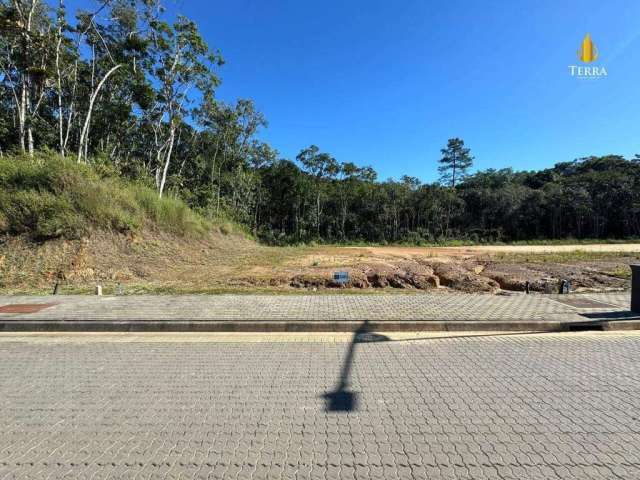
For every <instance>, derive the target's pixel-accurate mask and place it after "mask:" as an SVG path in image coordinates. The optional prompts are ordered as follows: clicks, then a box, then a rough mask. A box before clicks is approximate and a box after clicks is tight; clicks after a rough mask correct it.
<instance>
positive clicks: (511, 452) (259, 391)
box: [0, 333, 640, 480]
mask: <svg viewBox="0 0 640 480" xmlns="http://www.w3.org/2000/svg"><path fill="white" fill-rule="evenodd" d="M14 337H15V338H13V337H12V338H13V340H12V341H6V338H5V337H4V336H0V365H1V366H2V368H0V411H1V412H2V415H0V432H2V435H0V478H2V479H4V478H7V479H8V478H38V479H39V478H96V479H100V478H149V479H151V478H176V479H177V478H219V479H222V478H224V479H228V478H237V479H259V478H263V479H266V478H269V479H271V478H300V479H303V478H304V479H308V478H311V479H347V478H348V479H354V478H356V479H361V478H362V479H364V478H380V479H404V478H421V479H422V478H435V479H445V478H446V479H473V480H476V479H610V478H621V479H634V478H640V366H639V365H640V364H639V363H638V358H640V335H623V334H583V333H580V334H562V335H559V334H538V335H501V336H476V337H462V336H460V337H452V338H432V339H428V340H412V341H398V342H394V341H392V342H378V343H359V344H356V345H355V346H354V348H355V353H354V357H353V362H352V365H351V370H350V372H351V375H350V378H349V379H348V381H347V383H346V385H345V388H346V389H347V390H348V391H351V392H354V393H355V394H357V399H358V401H357V407H358V408H357V409H356V410H354V411H348V412H327V411H325V406H326V403H325V400H324V398H323V395H324V394H326V393H327V392H331V391H333V390H334V389H335V387H336V385H337V384H338V383H339V379H340V375H341V371H342V367H343V362H344V361H345V355H346V353H347V350H348V349H349V348H350V344H349V343H323V342H316V343H292V342H285V343H280V342H272V343H204V342H181V341H180V340H179V338H180V337H178V336H176V337H175V341H173V342H169V341H167V342H161V343H160V342H154V343H148V342H144V341H136V342H134V343H132V342H124V341H118V342H110V341H107V340H105V341H96V340H95V338H99V337H93V340H92V341H90V342H86V343H83V342H82V341H79V340H78V338H79V337H77V336H75V337H73V341H69V342H65V341H63V340H64V336H57V337H55V338H57V341H55V342H53V341H52V342H49V343H47V342H44V341H31V340H30V337H29V336H28V335H23V336H19V337H18V336H14ZM37 338H42V336H39V337H37ZM50 338H53V336H51V337H50ZM70 338H72V337H70ZM104 338H106V337H104ZM114 338H115V337H114ZM118 338H122V337H121V336H120V337H118ZM136 338H138V340H140V339H141V338H143V336H138V337H136ZM16 339H19V340H20V341H16Z"/></svg>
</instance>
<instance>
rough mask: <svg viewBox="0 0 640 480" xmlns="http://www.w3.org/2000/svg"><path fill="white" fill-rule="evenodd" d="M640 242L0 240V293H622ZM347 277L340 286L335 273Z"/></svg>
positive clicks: (150, 236) (638, 258)
mask: <svg viewBox="0 0 640 480" xmlns="http://www.w3.org/2000/svg"><path fill="white" fill-rule="evenodd" d="M638 262H640V244H609V245H607V244H595V245H538V246H523V245H518V246H504V245H500V246H474V247H447V248H423V247H334V246H318V247H285V248H277V247H266V246H262V245H258V244H256V243H255V242H253V241H250V240H246V239H243V238H239V237H236V236H226V235H222V234H215V235H212V236H211V237H209V238H206V239H202V240H198V241H185V240H184V239H182V238H176V237H171V236H168V235H164V234H163V235H159V234H157V233H152V232H147V233H145V234H144V235H140V236H135V237H132V236H123V235H113V234H106V233H95V234H93V235H92V236H91V237H89V238H87V239H83V240H76V241H62V240H60V241H50V242H45V243H43V244H32V243H28V242H26V241H25V240H23V239H20V238H10V239H4V240H3V241H0V292H1V293H20V292H33V293H48V292H50V291H51V290H52V289H53V286H54V284H55V283H56V282H58V283H59V288H60V291H61V292H63V293H64V292H68V293H72V292H91V291H92V290H93V289H94V287H95V284H96V283H100V284H101V285H103V287H104V290H105V291H106V292H107V293H109V292H112V291H114V290H115V289H116V285H117V284H118V283H120V284H121V285H122V286H124V289H125V291H126V292H128V293H144V292H150V293H200V292H201V293H216V292H229V291H233V292H243V291H246V292H268V293H293V292H308V291H325V292H334V291H335V292H338V291H340V292H344V293H347V292H358V291H367V292H373V291H385V292H390V291H393V292H419V291H425V290H427V291H430V292H438V291H444V290H446V291H451V290H455V291H461V292H486V293H498V292H500V291H502V290H508V291H523V290H524V289H525V286H526V284H527V282H528V284H529V288H530V290H532V291H538V292H555V291H557V289H558V283H559V282H560V281H561V280H562V279H566V280H569V281H570V282H571V286H572V289H574V290H582V291H607V290H620V289H625V288H628V285H629V277H630V269H629V264H631V263H638ZM336 271H346V272H348V273H349V281H348V282H347V283H346V284H344V285H341V284H338V283H336V282H335V281H334V280H333V278H332V277H333V273H334V272H336Z"/></svg>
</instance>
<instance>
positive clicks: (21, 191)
mask: <svg viewBox="0 0 640 480" xmlns="http://www.w3.org/2000/svg"><path fill="white" fill-rule="evenodd" d="M264 254H266V255H272V253H270V249H267V248H265V247H260V246H259V245H257V244H256V243H255V242H254V241H253V240H251V239H250V238H248V236H247V235H246V233H245V232H244V231H243V229H242V228H241V227H239V226H238V225H236V224H234V223H233V222H228V221H224V220H219V221H215V220H209V219H206V218H204V217H203V216H202V215H200V214H198V213H197V212H195V211H193V210H191V209H190V208H189V207H188V206H187V205H186V204H185V203H184V202H183V201H182V200H180V199H177V198H173V197H170V196H168V197H165V198H162V199H159V198H158V195H157V193H156V191H155V190H154V189H153V188H150V187H148V186H146V185H143V184H140V183H134V182H130V181H127V180H125V179H123V178H121V177H120V176H118V175H117V174H116V173H115V172H114V171H113V170H111V169H108V168H105V167H100V166H97V167H92V166H89V165H84V164H78V163H76V162H75V161H72V160H65V159H62V158H60V157H59V156H57V155H54V154H46V153H40V154H38V155H37V156H36V157H35V158H33V159H31V158H28V157H21V156H8V157H3V158H0V292H2V293H15V292H41V293H46V292H50V291H51V289H52V287H53V285H54V284H55V282H56V281H59V282H60V283H61V285H62V286H63V289H62V290H63V292H65V293H71V292H77V291H78V292H88V291H91V289H92V288H93V285H95V283H98V282H99V283H102V284H104V285H105V287H106V288H107V290H109V289H110V288H113V286H115V284H116V283H117V282H122V283H125V284H127V285H131V286H132V288H134V289H135V288H138V290H139V291H165V290H174V289H173V287H168V286H167V285H178V284H179V285H181V288H177V290H186V291H209V290H212V289H215V288H217V286H219V285H220V284H221V283H219V282H216V281H215V280H216V278H215V277H216V276H220V277H224V275H225V274H227V273H229V270H234V269H235V268H242V265H244V264H245V263H246V262H249V260H250V258H251V256H252V255H254V256H256V257H258V258H259V257H260V255H264ZM196 269H197V270H198V272H199V273H198V274H195V270H196ZM214 272H216V273H214ZM220 279H221V280H222V278H220ZM142 285H144V287H142ZM136 286H137V287H136Z"/></svg>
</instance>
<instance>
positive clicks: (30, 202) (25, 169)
mask: <svg viewBox="0 0 640 480" xmlns="http://www.w3.org/2000/svg"><path fill="white" fill-rule="evenodd" d="M213 227H214V225H213V224H212V222H210V221H207V220H205V219H204V218H203V217H201V216H200V215H198V214H196V213H195V212H193V211H192V210H190V209H189V207H188V206H187V205H186V204H185V203H184V202H182V201H181V200H179V199H176V198H171V197H165V198H162V199H159V198H158V195H157V193H156V192H155V190H153V189H152V188H149V187H148V186H145V185H142V184H138V183H132V182H127V181H125V180H123V179H122V178H121V177H119V176H118V175H117V174H116V173H115V172H113V171H111V170H109V169H107V168H104V167H102V168H101V167H97V168H94V167H91V166H88V165H84V164H78V163H76V162H75V161H72V160H65V159H62V158H60V157H58V156H56V155H47V154H40V155H38V156H37V157H36V158H34V159H31V158H28V157H16V156H10V157H4V158H1V159H0V233H4V234H10V235H26V236H28V237H29V238H30V239H32V240H35V241H42V240H48V239H54V238H65V239H78V238H82V237H84V236H86V235H88V234H89V233H90V232H91V231H93V230H96V229H98V230H103V231H110V232H115V233H128V232H139V231H141V230H143V229H154V230H158V231H165V232H171V233H174V234H177V235H182V236H188V237H202V235H204V234H205V233H207V232H208V231H210V230H211V229H212V228H213Z"/></svg>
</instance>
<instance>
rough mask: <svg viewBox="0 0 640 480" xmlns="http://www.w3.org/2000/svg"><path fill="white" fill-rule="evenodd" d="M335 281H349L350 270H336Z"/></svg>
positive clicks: (343, 282)
mask: <svg viewBox="0 0 640 480" xmlns="http://www.w3.org/2000/svg"><path fill="white" fill-rule="evenodd" d="M333 281H334V282H336V283H342V284H345V283H347V282H348V281H349V272H334V273H333Z"/></svg>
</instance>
